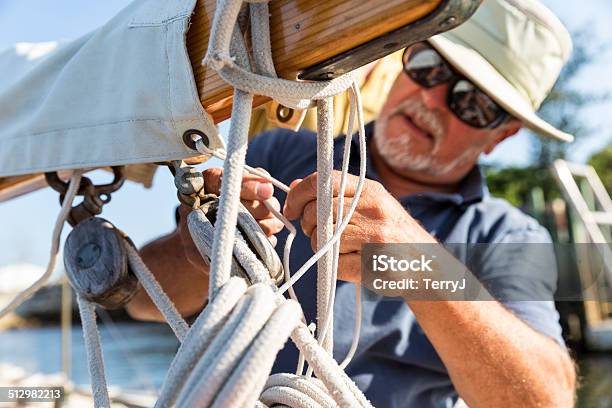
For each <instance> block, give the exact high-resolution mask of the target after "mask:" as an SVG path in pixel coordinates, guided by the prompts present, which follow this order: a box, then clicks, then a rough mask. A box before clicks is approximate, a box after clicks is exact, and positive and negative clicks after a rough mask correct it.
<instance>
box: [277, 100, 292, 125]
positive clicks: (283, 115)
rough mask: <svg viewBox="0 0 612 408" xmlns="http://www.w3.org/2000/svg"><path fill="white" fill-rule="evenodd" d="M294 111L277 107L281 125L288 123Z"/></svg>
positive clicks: (284, 107)
mask: <svg viewBox="0 0 612 408" xmlns="http://www.w3.org/2000/svg"><path fill="white" fill-rule="evenodd" d="M293 112H294V110H293V109H291V108H288V107H286V106H283V105H281V104H279V105H278V106H277V107H276V118H277V119H278V121H279V122H281V123H286V122H288V121H289V120H291V118H292V117H293Z"/></svg>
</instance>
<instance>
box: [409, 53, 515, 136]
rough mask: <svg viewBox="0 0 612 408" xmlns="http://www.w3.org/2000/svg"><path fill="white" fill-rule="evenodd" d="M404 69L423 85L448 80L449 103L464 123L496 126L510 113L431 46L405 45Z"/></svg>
mask: <svg viewBox="0 0 612 408" xmlns="http://www.w3.org/2000/svg"><path fill="white" fill-rule="evenodd" d="M402 60H403V62H404V72H405V73H406V75H408V77H410V79H412V80H413V81H414V82H416V83H417V84H419V85H420V86H422V87H424V88H433V87H434V86H437V85H440V84H444V83H449V84H450V85H449V87H448V95H447V99H446V104H447V106H448V108H449V109H450V110H451V112H453V114H454V115H455V116H456V117H457V118H459V120H461V121H462V122H464V123H466V124H468V125H469V126H472V127H474V128H478V129H495V128H496V127H498V126H500V125H501V124H502V123H504V121H506V119H508V118H509V117H510V114H509V113H508V112H506V111H505V110H504V109H503V108H502V107H501V106H499V105H498V104H497V103H496V102H495V101H494V100H493V99H491V97H489V95H487V94H486V93H484V92H483V91H481V90H480V89H478V87H477V86H476V85H474V84H473V83H472V82H471V81H470V80H468V79H467V78H465V77H464V76H462V75H460V74H459V73H458V72H457V71H455V69H454V68H453V67H452V66H451V65H450V64H449V63H448V62H447V61H446V60H445V59H444V58H443V57H442V56H441V55H440V54H439V53H438V52H437V51H436V50H434V49H433V48H432V47H430V46H429V45H427V44H425V43H419V44H417V45H415V46H413V47H411V48H410V49H408V48H406V50H405V51H404V55H403V57H402Z"/></svg>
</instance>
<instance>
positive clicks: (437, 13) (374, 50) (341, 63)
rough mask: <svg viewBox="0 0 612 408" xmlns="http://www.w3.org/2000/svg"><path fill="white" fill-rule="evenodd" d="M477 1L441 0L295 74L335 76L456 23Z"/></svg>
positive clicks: (320, 77)
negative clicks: (412, 17)
mask: <svg viewBox="0 0 612 408" xmlns="http://www.w3.org/2000/svg"><path fill="white" fill-rule="evenodd" d="M480 3H481V0H444V1H443V2H442V3H441V4H440V5H439V6H438V8H437V9H435V10H434V11H433V12H431V13H430V14H429V15H427V16H426V17H424V18H422V19H420V20H418V21H416V22H413V23H411V24H409V25H407V26H404V27H401V28H399V29H397V30H394V31H391V32H389V33H387V34H385V35H383V36H380V37H377V38H375V39H373V40H372V41H369V42H367V43H365V44H362V45H360V46H358V47H355V48H353V49H351V50H349V51H346V52H344V53H342V54H340V55H337V56H335V57H333V58H330V59H329V60H327V61H324V62H321V63H319V64H317V65H314V66H312V67H310V68H307V69H305V70H304V71H303V72H302V73H300V74H299V75H298V78H299V79H304V80H312V81H323V80H330V79H334V78H337V77H339V76H341V75H343V74H346V73H347V72H350V71H353V70H355V69H357V68H359V67H362V66H364V65H366V64H369V63H370V62H372V61H376V60H377V59H380V58H382V57H384V56H386V55H389V54H391V53H393V52H395V51H397V50H401V49H402V48H406V47H408V46H410V45H413V44H415V43H417V42H419V41H424V40H426V39H428V38H429V37H432V36H434V35H436V34H440V33H442V32H445V31H448V30H450V29H453V28H455V27H457V26H458V25H460V24H461V23H463V22H465V21H466V20H467V19H468V18H470V17H471V16H472V14H474V12H475V11H476V9H477V8H478V6H480Z"/></svg>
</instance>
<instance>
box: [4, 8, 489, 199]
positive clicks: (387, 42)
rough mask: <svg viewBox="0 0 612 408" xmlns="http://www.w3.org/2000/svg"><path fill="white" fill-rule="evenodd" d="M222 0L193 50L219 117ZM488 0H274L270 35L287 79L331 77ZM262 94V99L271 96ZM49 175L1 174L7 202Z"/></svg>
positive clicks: (222, 112) (197, 25)
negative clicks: (214, 63) (216, 53)
mask: <svg viewBox="0 0 612 408" xmlns="http://www.w3.org/2000/svg"><path fill="white" fill-rule="evenodd" d="M215 2H216V0H198V2H197V4H196V7H195V11H194V15H193V17H192V20H191V28H190V29H189V31H188V33H187V51H188V53H189V58H190V59H191V65H192V67H193V73H194V76H195V81H196V84H197V88H198V93H199V95H200V101H201V102H202V106H203V107H204V108H205V109H206V111H207V112H208V113H210V114H211V115H212V117H213V118H214V120H215V123H219V122H221V121H223V120H225V119H227V118H229V116H230V112H231V106H232V88H231V87H230V86H229V85H227V84H226V83H225V82H223V80H222V79H221V78H220V77H219V76H218V75H217V74H216V73H215V72H214V71H213V70H211V69H208V68H207V67H205V66H202V65H201V61H202V58H203V57H204V54H205V52H206V48H207V46H208V36H209V33H210V27H211V24H212V17H213V15H214V10H215ZM480 2H481V0H367V1H364V0H329V1H320V0H273V1H271V2H270V20H271V21H270V35H271V45H272V55H273V59H274V64H275V67H276V69H277V73H278V75H279V76H280V77H283V78H286V79H298V78H299V79H310V80H317V79H330V78H334V77H336V76H339V75H341V74H343V73H345V72H348V71H350V70H352V69H355V68H358V67H360V66H363V65H366V64H367V63H369V62H372V61H374V60H376V59H378V58H381V57H383V56H385V55H388V54H390V53H392V52H394V51H396V50H398V49H401V48H403V47H406V46H408V45H410V44H413V43H415V42H417V41H421V40H424V39H426V38H428V37H430V36H432V35H435V34H437V33H440V32H443V31H447V30H449V29H451V28H453V27H455V26H457V25H459V24H460V23H462V22H464V21H465V20H467V18H469V16H471V15H472V14H473V13H474V11H475V10H476V8H477V7H478V5H479V4H480ZM267 100H268V99H267V98H266V97H261V96H259V97H256V98H255V101H254V105H255V106H257V105H260V104H262V103H265V102H266V101H267ZM44 185H45V183H44V178H41V175H37V174H33V175H28V176H18V177H4V178H0V202H1V201H4V200H8V199H10V198H12V197H15V196H17V195H21V194H25V193H27V192H30V191H33V190H36V189H38V188H41V186H44Z"/></svg>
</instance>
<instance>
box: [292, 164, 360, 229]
mask: <svg viewBox="0 0 612 408" xmlns="http://www.w3.org/2000/svg"><path fill="white" fill-rule="evenodd" d="M341 176H342V174H341V173H340V172H338V171H334V172H333V173H332V177H333V194H334V196H337V195H338V192H339V190H340V180H341V178H342V177H341ZM357 181H358V178H357V177H355V176H353V175H350V174H349V175H347V179H346V187H345V190H344V196H345V197H352V196H353V195H355V191H356V187H357ZM316 198H317V173H316V172H315V173H312V174H311V175H310V176H308V177H306V178H305V179H303V180H301V181H299V182H298V183H295V181H294V182H293V183H291V190H290V191H289V194H288V195H287V200H286V202H285V209H284V213H285V216H286V217H287V218H289V219H290V220H295V219H297V218H299V216H300V215H301V214H302V212H303V210H304V207H305V206H306V204H308V203H309V202H310V201H313V200H316Z"/></svg>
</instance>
